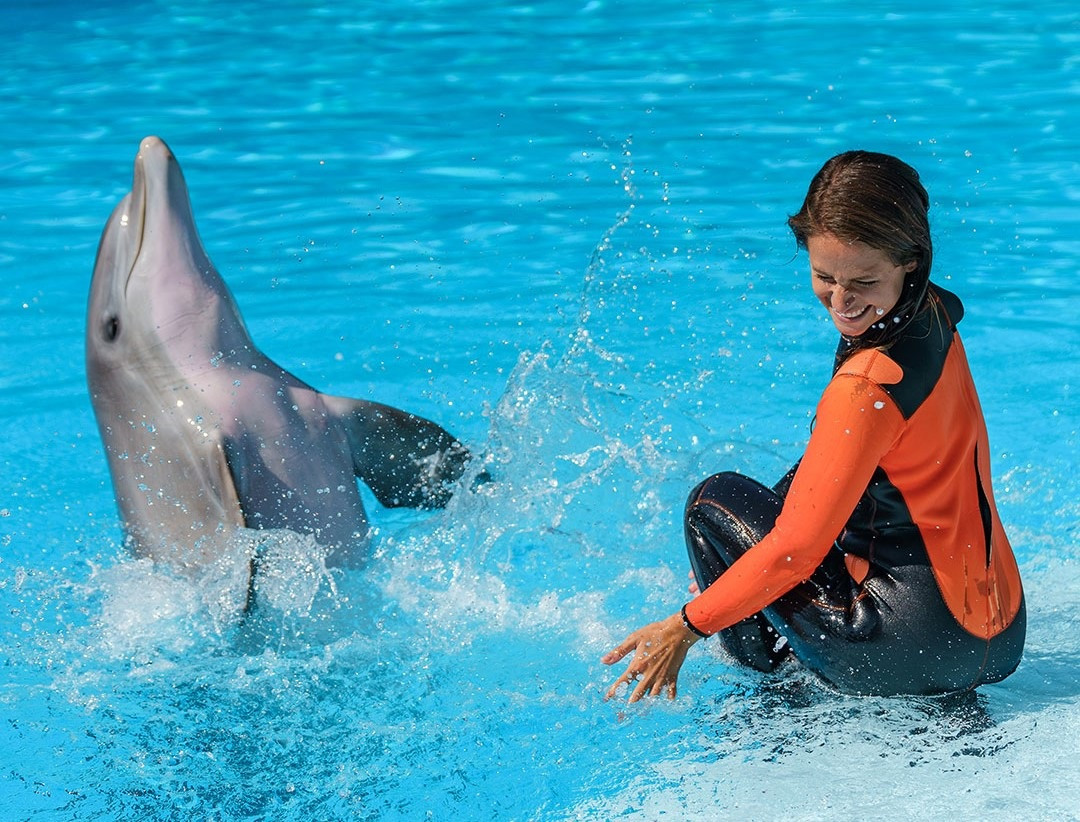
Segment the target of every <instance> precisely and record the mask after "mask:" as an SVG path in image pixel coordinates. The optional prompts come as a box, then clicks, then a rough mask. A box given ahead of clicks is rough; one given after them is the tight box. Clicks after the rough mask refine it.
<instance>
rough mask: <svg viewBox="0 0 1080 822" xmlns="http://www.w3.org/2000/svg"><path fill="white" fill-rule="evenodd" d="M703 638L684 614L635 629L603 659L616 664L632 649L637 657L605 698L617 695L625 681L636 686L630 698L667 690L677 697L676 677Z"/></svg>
mask: <svg viewBox="0 0 1080 822" xmlns="http://www.w3.org/2000/svg"><path fill="white" fill-rule="evenodd" d="M699 639H701V637H699V636H698V635H697V634H695V633H694V632H693V631H690V630H688V629H687V627H686V626H685V625H683V621H682V616H681V615H680V614H672V615H671V616H669V617H668V618H667V619H663V620H661V621H660V622H654V623H652V624H651V625H646V626H645V627H644V628H639V629H638V630H636V631H634V633H632V634H630V636H628V637H627V638H626V639H624V640H623V641H622V643H620V644H619V645H618V646H617V647H616V648H614V649H613V650H611V651H608V652H607V653H606V654H604V656H603V657H601V659H600V661H601V662H603V663H604V664H605V665H613V664H615V663H616V662H618V661H619V660H620V659H622V658H623V657H624V656H626V655H627V654H628V653H630V652H631V651H633V652H634V658H633V659H631V660H630V664H629V665H627V666H626V670H625V671H623V674H622V676H620V677H619V678H618V679H616V680H615V683H614V684H613V685H612V686H611V687H610V688H609V689H608V692H607V694H606V695H605V697H604V699H611V697H613V696H615V692H616V691H618V689H619V686H620V685H622V684H623V683H624V682H625V683H628V684H629V685H630V687H631V688H632V690H631V691H630V697H629V699H628V700H627V701H629V702H637V701H638V700H639V699H641V698H642V697H643V696H659V695H660V694H661V693H662V692H664V691H665V690H666V691H667V695H668V699H674V698H675V684H676V680H677V679H678V678H679V669H680V668H681V667H682V664H683V660H684V659H686V652H687V651H689V650H690V646H691V645H693V644H694V643H695V642H697V641H698V640H699ZM631 683H636V684H631Z"/></svg>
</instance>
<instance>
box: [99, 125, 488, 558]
mask: <svg viewBox="0 0 1080 822" xmlns="http://www.w3.org/2000/svg"><path fill="white" fill-rule="evenodd" d="M86 371H87V378H88V381H89V386H90V396H91V400H92V402H93V406H94V412H95V414H96V416H97V421H98V427H99V429H100V431H101V437H102V440H103V441H104V444H105V452H106V454H107V456H108V461H109V470H110V473H111V474H112V481H113V489H114V491H115V492H116V501H117V504H118V505H119V508H120V514H121V516H122V518H123V522H124V529H125V532H126V534H127V537H128V539H129V541H130V542H131V543H132V545H133V547H134V550H135V552H136V554H137V555H138V556H144V557H150V558H151V559H153V560H155V561H163V562H168V563H170V564H172V565H174V566H177V567H179V568H181V569H185V570H188V571H197V570H199V569H200V568H202V567H204V566H206V565H208V564H209V563H212V562H214V561H215V560H216V559H217V558H218V556H219V555H220V554H221V552H222V551H223V550H225V546H226V544H227V543H228V542H229V540H230V538H231V537H232V536H233V535H234V534H235V532H236V531H237V529H238V528H240V527H245V528H288V529H291V530H293V531H298V532H301V533H309V534H312V535H314V537H315V539H316V541H317V542H318V543H319V544H321V545H323V546H325V547H326V548H328V549H329V555H328V557H327V561H328V563H329V564H334V565H352V564H356V563H357V562H358V561H359V560H361V559H362V558H363V556H364V554H365V551H364V549H365V545H366V542H367V534H368V521H367V517H366V515H365V513H364V506H363V504H362V502H361V500H360V495H359V492H358V488H357V485H356V479H355V477H359V478H360V479H362V480H363V481H364V482H365V483H367V485H368V486H370V488H371V489H372V491H373V492H374V493H375V496H376V498H377V499H378V500H379V501H380V502H381V503H383V504H384V505H388V506H398V505H408V506H414V507H432V506H440V505H444V504H445V503H446V501H447V499H448V497H449V495H450V489H449V485H450V484H451V483H452V482H453V481H454V480H456V479H457V478H458V477H459V476H460V475H461V474H462V472H463V470H464V466H465V463H466V462H467V460H468V458H469V454H468V451H467V450H466V449H465V448H464V447H463V446H462V445H461V444H460V443H458V442H457V441H456V440H455V439H454V437H452V436H451V435H450V434H449V433H448V432H446V431H445V430H444V429H442V428H441V427H440V426H438V425H436V424H435V423H433V422H429V421H428V420H425V419H421V418H420V417H415V416H413V415H411V414H407V413H405V412H404V411H399V410H397V409H395V408H390V407H388V406H385V405H379V404H377V403H373V402H365V401H363V400H354V399H348V398H345V397H333V396H329V395H326V394H321V393H319V392H318V391H316V390H315V389H313V388H311V387H310V386H308V385H306V384H305V383H304V382H302V381H301V380H299V379H297V378H296V377H294V376H293V375H292V374H290V373H289V372H288V371H286V370H285V369H283V368H282V367H281V366H279V365H277V364H275V363H274V362H273V361H271V360H269V359H268V358H267V357H265V356H264V355H263V354H262V353H260V351H259V350H258V348H256V347H255V344H254V343H253V342H252V341H251V338H250V337H249V336H248V333H247V330H246V328H245V327H244V322H243V320H242V319H241V317H240V312H239V310H238V309H237V307H236V303H235V302H234V301H233V298H232V295H231V294H230V293H229V289H228V287H227V286H226V285H225V282H224V280H222V278H221V276H220V275H219V274H218V272H217V270H216V269H215V268H214V264H213V263H212V262H210V258H209V257H208V256H207V254H206V251H205V250H204V249H203V246H202V243H201V242H200V240H199V235H198V232H197V230H196V228H195V221H194V218H193V216H192V212H191V204H190V202H189V200H188V191H187V186H186V185H185V183H184V177H183V174H182V173H181V171H180V166H179V164H178V163H177V162H176V159H175V158H174V157H173V155H172V152H171V151H170V150H169V148H168V146H166V145H165V143H164V142H162V141H161V140H160V139H158V138H156V137H147V138H146V139H145V140H143V141H142V144H141V145H140V146H139V153H138V155H136V157H135V178H134V182H133V185H132V188H131V192H130V193H129V194H128V195H127V196H125V197H124V199H123V200H122V201H121V202H120V204H119V205H118V206H117V207H116V209H115V210H114V211H113V213H112V216H111V217H110V218H109V221H108V223H107V224H106V226H105V231H104V233H103V234H102V237H101V245H100V247H99V249H98V255H97V262H96V263H95V265H94V276H93V281H92V282H91V284H90V301H89V308H88V313H87V329H86Z"/></svg>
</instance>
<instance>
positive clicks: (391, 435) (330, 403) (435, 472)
mask: <svg viewBox="0 0 1080 822" xmlns="http://www.w3.org/2000/svg"><path fill="white" fill-rule="evenodd" d="M323 400H324V401H325V403H326V405H327V408H329V409H330V411H331V412H332V413H333V414H334V415H335V416H337V417H338V418H339V419H340V421H341V423H342V425H343V426H344V428H345V432H346V435H347V436H348V438H349V445H350V448H351V450H352V459H353V468H354V470H355V471H356V476H358V477H359V478H360V479H361V480H363V481H364V483H365V484H366V485H367V486H368V487H369V488H370V489H371V490H372V491H373V492H374V494H375V497H376V498H377V499H378V500H379V502H380V503H382V504H383V505H385V506H387V507H388V508H398V507H402V506H408V507H410V508H441V507H443V506H444V505H446V503H447V502H448V501H449V500H450V496H451V494H452V493H453V489H452V485H453V483H454V482H456V481H457V479H458V478H459V477H461V475H462V474H463V473H464V471H465V465H466V463H468V461H469V459H470V454H469V450H468V449H467V448H466V447H465V446H464V445H462V444H461V443H460V442H458V441H457V440H456V439H455V438H454V437H453V435H452V434H450V432H448V431H447V430H446V429H445V428H443V427H442V426H440V425H437V424H436V423H433V422H431V421H430V420H426V419H424V418H423V417H417V416H415V415H413V414H409V413H406V412H405V411H399V410H398V409H396V408H391V407H390V406H388V405H382V404H380V403H376V402H366V401H364V400H354V399H349V398H347V397H330V396H326V395H323Z"/></svg>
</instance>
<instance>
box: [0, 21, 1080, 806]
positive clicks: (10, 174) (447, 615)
mask: <svg viewBox="0 0 1080 822" xmlns="http://www.w3.org/2000/svg"><path fill="white" fill-rule="evenodd" d="M340 5H341V7H335V6H332V5H325V6H319V5H317V4H311V3H301V2H259V3H256V2H251V0H236V2H231V3H227V4H221V3H209V2H205V1H201V0H188V2H185V3H171V2H164V0H163V1H162V2H132V3H126V4H107V3H103V4H82V3H52V4H43V5H41V6H38V5H33V6H31V4H20V5H18V6H16V5H15V4H10V3H5V4H3V5H2V6H0V20H2V21H3V25H4V30H5V32H7V33H8V36H7V37H6V38H5V48H4V50H3V55H2V56H0V69H2V72H0V115H2V118H3V122H4V124H5V128H4V129H3V130H2V131H0V192H2V195H0V263H2V265H3V289H2V290H0V311H2V314H3V322H2V323H0V364H2V368H0V387H2V389H3V390H2V392H0V417H2V419H3V426H4V427H3V430H4V437H3V440H2V442H0V461H2V466H3V471H2V473H0V543H2V552H0V602H2V605H3V614H4V619H3V621H2V622H0V632H2V635H0V649H2V650H0V653H2V657H0V658H2V660H3V671H4V676H3V678H2V679H0V713H2V719H3V721H2V723H0V729H2V730H0V808H3V809H4V811H3V813H4V816H5V818H12V819H35V820H37V819H58V820H59V819H71V820H77V819H87V820H89V819H95V820H96V819H103V818H105V819H108V818H115V819H121V818H123V819H177V820H180V819H183V820H188V819H214V820H217V819H220V820H232V819H251V820H255V819H288V820H308V819H409V820H411V819H425V818H428V819H454V820H457V819H500V820H502V819H543V820H548V819H604V820H606V819H657V818H661V817H664V818H672V819H715V818H739V819H790V818H799V819H844V818H851V817H852V816H856V815H857V816H858V817H862V818H883V817H885V816H894V815H895V814H896V813H897V812H898V810H899V812H901V813H904V814H907V815H913V816H918V817H920V818H924V819H937V818H949V819H957V818H960V819H991V818H1000V819H1017V818H1024V819H1061V818H1075V817H1076V815H1077V808H1080V788H1078V787H1077V785H1080V764H1078V763H1080V745H1078V742H1077V740H1078V739H1080V713H1078V707H1077V703H1078V702H1080V676H1078V668H1077V664H1076V660H1077V658H1078V651H1080V639H1078V636H1080V634H1078V631H1077V630H1076V629H1077V614H1078V613H1080V611H1078V606H1080V570H1078V565H1077V559H1078V555H1080V540H1078V528H1077V522H1078V515H1080V504H1078V503H1077V500H1078V499H1080V475H1078V472H1077V471H1076V466H1077V465H1078V464H1080V434H1078V421H1077V420H1078V413H1077V400H1076V386H1077V385H1078V384H1080V325H1078V323H1077V321H1076V319H1075V307H1076V305H1077V304H1078V303H1077V301H1078V299H1080V280H1078V279H1077V276H1076V271H1077V268H1078V263H1080V240H1078V237H1077V230H1076V227H1077V225H1078V224H1080V162H1078V161H1077V159H1076V158H1077V148H1078V143H1077V139H1076V134H1078V133H1080V13H1078V12H1077V11H1076V10H1075V8H1074V4H1073V3H1066V2H1045V3H1041V4H1022V3H1014V2H990V3H989V4H983V5H982V6H980V7H976V6H971V5H969V4H960V3H950V2H937V3H928V2H921V1H917V2H913V3H908V4H905V6H904V7H903V9H902V10H897V9H895V8H893V7H892V5H890V4H885V3H878V2H874V0H870V2H863V3H858V4H854V3H839V2H807V3H802V4H798V5H797V6H795V7H793V6H791V5H787V4H779V3H776V2H773V0H765V2H761V1H760V0H755V2H752V3H751V2H734V3H727V4H715V5H709V4H685V5H679V4H676V5H674V6H671V7H670V8H668V7H665V6H664V4H660V3H638V2H633V1H631V2H620V3H610V2H604V1H603V0H581V1H580V2H565V0H551V2H542V3H534V4H531V5H520V6H513V7H507V6H504V5H501V4H487V5H485V4H477V3H468V4H467V3H461V2H450V1H449V0H447V1H446V2H438V1H436V0H432V2H405V3H398V4H387V3H370V2H358V3H353V4H340ZM148 134H157V135H159V136H161V137H163V138H164V139H165V140H166V141H168V143H169V144H170V146H171V147H172V149H173V150H174V152H175V153H176V155H177V157H178V158H179V160H180V162H181V165H182V166H183V168H184V171H185V174H186V177H187V181H188V184H189V187H190V190H191V196H192V202H193V207H194V210H195V215H196V220H197V222H198V224H199V228H200V232H201V234H202V238H203V241H204V244H205V245H206V247H207V249H208V251H209V253H210V255H211V257H212V258H213V259H214V261H215V263H216V264H217V267H218V268H219V270H220V271H221V272H222V274H223V276H224V277H225V279H226V281H227V282H228V283H229V285H230V286H231V288H232V289H233V291H234V294H235V296H236V299H237V301H238V303H239V305H240V308H241V310H242V312H243V314H244V316H245V319H246V321H247V323H248V326H249V330H250V331H251V334H252V337H253V338H254V340H255V341H256V342H257V343H258V344H259V345H260V347H261V348H262V349H263V350H264V351H265V352H266V353H267V354H268V355H269V356H271V357H272V358H273V359H275V360H276V361H277V362H279V363H280V364H282V365H283V366H285V367H286V368H288V369H290V370H291V371H293V372H294V373H296V374H297V375H298V376H300V377H301V378H303V379H305V380H306V381H308V382H309V383H311V384H313V385H315V386H316V387H318V388H320V389H322V390H326V391H329V392H332V393H336V394H345V395H351V396H357V397H364V398H368V399H375V400H379V401H381V402H386V403H389V404H391V405H396V406H399V407H404V408H407V409H409V410H412V411H415V412H417V413H420V414H422V415H424V416H427V417H429V418H431V419H434V420H437V421H438V422H440V423H441V424H443V425H445V426H446V427H447V428H449V429H451V430H452V431H454V433H455V434H457V435H458V436H460V437H461V438H462V439H463V440H465V441H466V442H467V443H468V444H469V445H470V447H471V448H472V449H473V450H474V451H475V452H476V453H477V454H479V455H480V456H481V462H482V463H483V465H484V466H486V467H487V468H488V470H490V472H491V473H492V474H493V475H494V477H495V482H493V483H490V484H488V485H485V486H482V487H481V488H479V489H478V490H469V489H467V488H466V489H463V490H462V491H461V492H460V493H459V494H458V495H457V496H456V497H455V498H454V499H453V500H452V502H451V504H450V505H449V506H448V508H447V509H446V510H445V511H438V512H428V513H424V512H415V511H403V510H395V511H388V510H385V509H382V508H380V507H379V506H378V504H377V503H376V502H375V501H374V500H373V498H372V497H371V496H370V494H368V495H367V496H366V497H365V499H366V502H367V504H368V507H369V509H370V515H371V519H372V522H373V524H374V526H375V528H376V533H375V536H374V541H373V544H372V553H371V558H370V561H369V562H368V564H367V565H366V566H365V567H364V568H361V569H358V570H354V571H349V572H347V573H341V572H327V571H326V570H325V569H323V568H321V567H320V566H319V565H318V563H310V562H307V561H306V560H308V559H310V558H311V555H312V554H311V552H312V547H311V546H310V544H308V542H306V541H305V540H304V539H302V538H300V537H299V536H297V535H294V534H289V533H287V532H281V533H275V534H271V535H266V536H267V540H268V544H269V545H270V548H269V549H268V550H269V551H270V553H271V554H272V556H274V557H276V558H277V560H276V561H275V562H274V563H273V564H272V565H268V570H267V573H266V581H265V585H266V586H267V587H266V591H267V592H268V593H267V600H266V601H267V605H266V607H265V608H262V609H260V611H259V612H258V613H257V614H256V615H255V616H254V617H252V618H251V619H249V620H247V621H243V622H239V623H238V622H237V621H236V620H234V619H232V618H230V616H229V615H228V614H222V613H221V612H220V609H216V608H215V607H214V602H215V596H216V594H217V593H218V592H217V591H216V590H215V589H214V587H213V585H212V584H211V583H209V582H206V581H204V582H201V583H197V582H191V581H186V580H182V579H178V578H176V577H174V576H172V575H170V574H169V573H168V572H167V571H166V570H165V569H162V568H155V567H153V566H151V565H149V564H147V563H145V562H140V561H137V560H135V559H133V558H132V557H131V556H129V555H128V554H127V553H126V552H125V550H124V548H123V546H122V544H121V533H120V528H119V521H118V516H117V511H116V506H115V503H114V501H113V497H112V490H111V486H110V483H109V479H108V473H107V467H106V464H105V460H104V455H103V453H102V448H101V444H100V440H99V438H98V434H97V429H96V426H95V424H94V419H93V414H92V410H91V407H90V403H89V399H88V396H87V392H86V387H85V372H84V367H83V361H82V356H83V355H82V346H83V326H84V312H85V301H86V294H87V290H88V287H89V278H90V272H91V269H92V266H93V261H94V255H95V250H96V245H97V241H98V238H99V236H100V231H101V228H102V227H103V225H104V222H105V220H106V218H107V216H108V214H109V212H110V211H111V209H112V207H113V206H114V205H115V203H116V202H117V201H118V200H119V198H120V197H121V196H123V194H124V193H125V192H126V191H127V190H128V188H129V187H130V184H131V165H132V160H133V158H134V155H135V151H136V148H137V146H138V143H139V140H140V139H141V138H142V137H144V136H146V135H148ZM857 147H858V148H869V149H874V150H880V151H887V152H891V153H895V154H898V155H899V156H901V157H903V158H904V159H906V160H907V161H908V162H910V163H912V164H913V165H914V166H916V168H918V169H919V170H920V172H921V173H922V175H923V178H924V181H925V182H926V184H927V187H928V189H929V191H930V194H931V198H932V200H933V209H932V212H931V216H932V225H933V229H934V235H935V243H936V248H935V256H936V260H935V272H936V273H935V278H936V279H937V280H938V281H940V282H942V283H943V284H944V285H946V286H947V287H949V288H950V289H951V290H954V291H956V292H958V293H959V294H960V295H961V297H962V298H963V299H964V301H965V304H966V308H967V313H966V317H965V320H964V322H963V323H962V325H961V331H962V333H963V334H964V339H965V344H966V346H967V349H968V353H969V356H970V359H971V362H972V368H973V370H974V372H975V377H976V380H977V382H978V385H979V387H980V393H981V399H982V403H983V406H984V410H985V413H986V418H987V423H988V426H989V428H990V435H991V443H992V445H993V447H994V454H993V467H994V482H995V487H996V493H997V500H998V505H999V508H1000V510H1001V514H1002V517H1003V520H1004V522H1005V524H1006V527H1007V529H1008V530H1009V533H1010V535H1011V537H1012V541H1013V544H1014V546H1015V548H1016V551H1017V556H1018V559H1019V561H1020V564H1021V568H1022V572H1023V575H1024V581H1025V587H1026V591H1027V597H1028V609H1029V620H1030V622H1029V634H1028V644H1027V649H1026V652H1025V657H1024V661H1023V662H1022V664H1021V666H1020V668H1019V670H1018V671H1017V672H1016V674H1015V675H1013V676H1012V677H1010V678H1009V679H1007V680H1006V681H1005V682H1003V683H1000V684H998V685H994V686H989V687H985V688H982V689H980V690H979V691H978V692H977V693H976V694H974V695H968V696H966V697H962V698H951V699H900V698H894V699H886V698H856V697H849V696H841V695H837V694H835V693H833V692H831V691H829V690H828V689H827V688H825V687H823V686H822V685H821V684H819V683H818V682H816V681H815V680H814V679H813V678H811V677H809V676H808V675H806V674H805V673H804V672H802V671H800V670H799V669H798V667H797V666H795V665H791V666H789V667H787V668H785V669H784V670H783V671H782V673H781V674H780V675H774V676H762V675H760V674H757V673H754V672H748V671H746V670H743V669H739V668H736V667H734V666H732V665H731V664H730V663H729V662H728V661H727V660H726V659H725V658H724V657H723V656H722V654H721V653H720V652H719V650H718V649H717V647H716V645H715V643H704V644H699V645H698V646H697V648H696V650H695V651H694V652H692V654H691V657H690V659H689V661H688V662H687V665H686V666H685V668H684V669H683V675H682V677H681V680H680V694H679V697H678V699H676V700H675V701H674V702H668V701H666V700H662V701H652V702H649V703H645V704H639V705H635V706H629V707H628V706H626V705H625V704H624V703H623V702H622V701H620V700H613V701H611V702H605V701H604V699H603V694H604V692H605V690H606V689H607V686H608V684H609V683H610V682H611V681H612V680H613V679H614V677H615V676H616V675H617V671H615V670H611V669H607V668H605V667H604V666H603V665H601V664H600V663H599V657H600V656H601V654H602V653H603V652H605V651H606V650H608V649H609V648H610V647H612V646H613V645H614V643H616V642H617V641H619V640H620V639H621V638H622V637H623V636H624V635H625V634H626V633H627V632H628V631H629V630H630V629H632V628H634V627H637V626H638V625H640V624H642V623H644V622H646V621H650V620H652V619H655V618H658V617H661V616H664V615H667V614H668V613H670V612H672V611H673V610H674V609H675V608H677V607H678V606H679V605H680V604H681V603H682V602H683V601H684V595H685V585H686V581H687V580H686V571H687V565H686V561H685V558H684V553H683V552H684V549H683V546H682V535H681V524H680V516H681V508H682V505H683V502H684V500H685V496H686V494H687V492H688V490H689V489H690V488H691V487H692V486H693V485H694V484H695V483H696V482H698V481H699V480H700V479H701V478H703V477H704V476H706V475H708V474H709V473H712V472H714V471H717V470H724V469H733V470H740V471H744V472H747V473H749V474H752V475H754V476H757V477H760V478H762V479H771V478H773V477H776V476H779V474H780V473H782V472H783V470H785V468H786V467H787V466H788V465H789V464H790V463H791V462H792V461H793V460H794V459H796V458H797V457H798V455H799V453H800V452H801V448H802V446H803V445H804V443H805V441H806V437H807V434H808V431H809V424H810V416H811V414H812V410H813V406H814V403H815V401H816V399H817V397H818V395H819V393H820V391H821V389H822V387H823V386H824V384H825V382H826V380H827V379H828V374H829V369H830V366H831V355H832V350H833V346H834V343H835V338H834V334H835V332H834V331H833V330H832V328H831V324H830V323H829V321H828V319H827V318H826V317H825V316H823V314H822V312H821V311H820V309H819V308H815V307H814V304H813V299H812V295H811V293H810V289H809V282H808V275H807V272H806V260H805V257H804V256H802V255H799V254H797V253H796V249H795V245H794V242H793V240H792V239H791V237H790V235H789V234H788V232H787V229H786V227H785V219H786V216H787V215H788V214H789V213H792V212H793V211H794V210H795V209H797V207H798V205H799V203H800V202H801V199H802V196H803V194H804V193H805V189H806V185H807V183H808V182H809V179H810V177H811V176H812V174H813V172H814V171H815V170H816V169H817V168H818V167H819V166H820V165H821V163H822V162H823V161H824V160H825V159H826V158H827V157H829V156H831V155H832V154H834V153H837V152H839V151H841V150H844V149H848V148H857ZM298 558H299V559H298Z"/></svg>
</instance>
